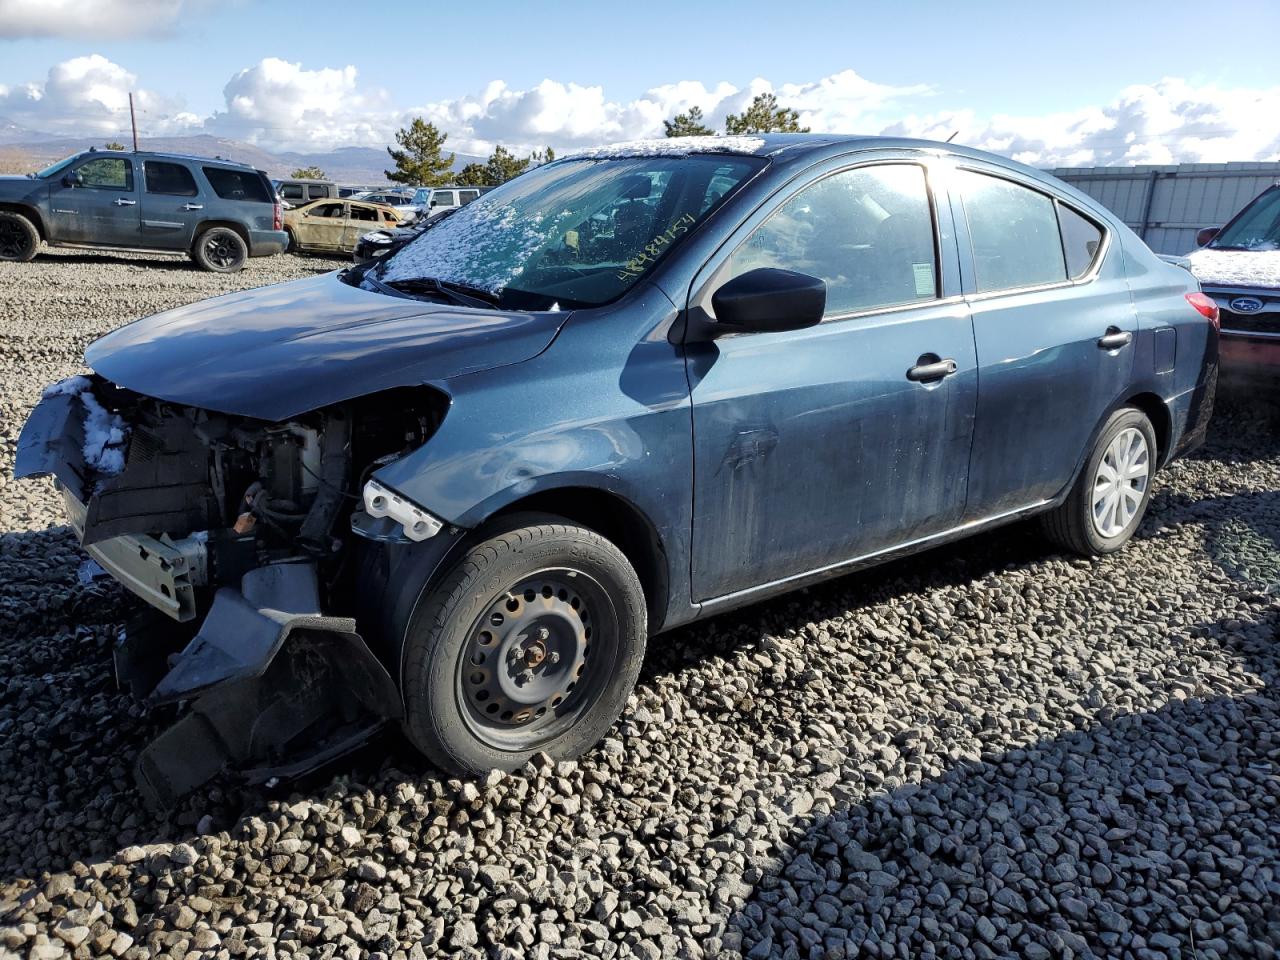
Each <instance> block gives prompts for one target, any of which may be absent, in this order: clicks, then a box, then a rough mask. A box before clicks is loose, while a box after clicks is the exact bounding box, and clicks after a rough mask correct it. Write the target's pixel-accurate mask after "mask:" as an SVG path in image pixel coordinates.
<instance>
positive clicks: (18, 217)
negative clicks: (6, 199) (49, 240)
mask: <svg viewBox="0 0 1280 960" xmlns="http://www.w3.org/2000/svg"><path fill="white" fill-rule="evenodd" d="M39 249H40V231H39V230H37V229H36V225H35V224H34V223H32V222H31V221H30V220H29V219H27V218H26V217H24V216H23V215H22V214H20V213H13V212H11V211H9V210H0V260H7V261H9V262H11V263H26V262H27V261H28V260H31V259H33V258H34V257H35V255H36V251H37V250H39Z"/></svg>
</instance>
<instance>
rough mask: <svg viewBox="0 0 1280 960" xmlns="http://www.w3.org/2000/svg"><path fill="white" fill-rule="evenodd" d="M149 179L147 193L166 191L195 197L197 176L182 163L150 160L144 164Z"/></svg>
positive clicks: (173, 194)
mask: <svg viewBox="0 0 1280 960" xmlns="http://www.w3.org/2000/svg"><path fill="white" fill-rule="evenodd" d="M142 169H143V173H144V174H145V175H146V180H147V193H165V194H169V195H171V196H175V197H194V196H195V195H196V192H197V191H196V178H195V177H193V176H191V171H190V170H188V169H187V168H186V167H184V166H183V165H182V164H180V163H165V162H164V161H162V160H148V161H147V162H146V163H144V164H143V165H142Z"/></svg>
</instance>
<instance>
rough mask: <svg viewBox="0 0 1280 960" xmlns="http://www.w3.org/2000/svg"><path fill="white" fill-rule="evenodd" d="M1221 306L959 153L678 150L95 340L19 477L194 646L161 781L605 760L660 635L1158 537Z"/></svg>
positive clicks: (145, 766) (618, 161)
mask: <svg viewBox="0 0 1280 960" xmlns="http://www.w3.org/2000/svg"><path fill="white" fill-rule="evenodd" d="M1216 320H1217V310H1216V307H1215V306H1214V305H1213V303H1212V302H1211V301H1208V299H1207V298H1206V297H1204V295H1203V294H1201V293H1200V291H1199V288H1198V285H1197V283H1196V281H1195V279H1194V278H1193V277H1192V276H1191V275H1190V274H1189V273H1187V272H1186V271H1185V270H1182V269H1179V268H1178V267H1176V266H1172V265H1170V264H1166V263H1163V262H1162V261H1160V260H1159V259H1157V258H1156V257H1155V256H1154V255H1153V254H1152V253H1151V252H1150V250H1148V249H1147V248H1146V246H1145V245H1144V244H1143V243H1142V242H1141V241H1140V240H1138V238H1137V237H1135V236H1134V235H1133V234H1132V233H1131V232H1130V231H1129V230H1128V229H1127V228H1126V227H1125V226H1124V225H1123V223H1121V222H1119V221H1118V220H1116V219H1115V218H1114V217H1113V216H1112V215H1111V214H1109V213H1108V212H1107V211H1105V210H1104V209H1102V208H1101V207H1099V206H1098V205H1097V204H1095V203H1094V202H1093V201H1091V200H1090V199H1089V198H1087V197H1085V196H1083V195H1082V194H1079V193H1078V192H1076V191H1073V190H1071V188H1069V187H1067V186H1066V185H1064V184H1062V183H1060V182H1059V181H1057V180H1054V179H1053V178H1052V177H1049V176H1047V175H1045V174H1043V173H1041V172H1039V171H1036V170H1032V169H1030V168H1028V167H1024V166H1022V165H1019V164H1015V163H1011V162H1009V161H1007V160H1003V159H1001V158H997V157H993V156H991V155H989V154H984V153H981V152H978V151H973V150H968V149H966V148H962V147H957V146H954V145H948V144H933V143H926V142H922V141H910V140H894V139H880V138H844V137H834V136H816V135H815V136H801V135H793V136H785V135H770V136H763V137H710V138H677V139H673V140H669V141H659V142H645V143H638V144H625V145H618V146H615V147H612V148H606V149H602V150H599V151H594V152H589V153H587V154H584V155H580V156H577V157H573V158H566V159H564V160H558V161H556V162H553V163H549V164H546V165H545V166H542V167H538V168H536V169H534V170H531V171H529V172H527V173H525V174H523V175H522V176H520V177H517V178H516V179H514V180H512V181H510V182H508V183H507V184H505V185H503V186H502V187H499V188H497V189H495V190H493V191H492V192H490V193H488V194H486V195H485V196H483V197H481V198H480V199H478V200H475V201H474V202H472V203H470V204H468V205H467V206H465V207H462V208H461V209H459V210H457V211H455V212H453V213H451V214H449V215H448V216H447V217H442V218H440V219H439V220H438V221H435V222H433V223H432V224H431V225H429V226H428V227H427V228H425V229H423V230H422V231H420V232H418V233H416V234H415V235H414V236H412V237H411V238H409V239H407V240H406V241H405V242H404V243H403V244H398V245H396V247H395V249H393V250H391V251H390V252H389V253H388V254H387V255H385V256H383V257H379V258H377V259H374V260H372V261H371V262H369V263H367V264H363V265H360V266H355V267H350V268H347V269H346V270H344V271H341V272H335V273H330V274H326V275H323V276H317V277H313V278H309V279H304V280H298V281H294V282H291V283H284V284H279V285H276V286H269V287H265V288H262V289H258V290H252V291H249V292H245V293H235V294H231V295H229V296H224V297H219V298H216V299H213V300H207V301H205V302H202V303H197V304H194V305H191V306H187V307H183V308H180V309H177V310H173V311H170V312H168V313H162V314H160V315H158V316H155V317H150V318H147V319H143V320H139V321H137V322H134V323H132V324H129V325H127V326H124V327H122V328H120V329H118V330H116V331H115V332H113V333H110V334H108V335H107V336H105V337H103V338H102V339H101V340H99V341H97V342H96V343H94V344H92V345H91V346H90V347H89V349H88V351H87V353H86V357H85V359H86V362H87V364H88V366H89V367H90V368H91V370H92V371H93V372H92V375H90V376H87V377H78V378H73V379H71V380H69V381H65V382H63V383H61V384H57V385H55V386H54V387H52V388H50V389H49V391H48V393H47V395H46V396H45V397H44V399H43V400H42V401H41V402H40V403H39V405H38V406H37V407H36V409H35V410H34V412H33V413H32V415H31V417H30V419H29V421H28V423H27V425H26V427H25V429H24V430H23V433H22V436H21V438H20V441H19V449H18V455H17V465H16V473H17V474H18V475H19V476H32V475H37V474H52V475H53V476H54V477H55V478H56V481H57V483H58V486H59V487H60V489H61V491H62V496H63V498H64V499H65V501H66V510H67V513H68V516H69V517H70V521H71V524H72V526H73V527H74V528H75V530H76V532H77V533H78V535H79V536H80V539H81V542H82V543H83V545H84V548H85V549H86V550H87V551H88V552H89V554H90V555H92V556H93V557H95V558H96V559H97V560H98V561H99V563H101V564H102V566H103V567H105V568H106V569H107V570H108V571H110V572H111V573H112V574H113V575H114V576H115V577H116V578H117V579H119V580H120V581H121V582H122V583H123V584H124V585H125V586H127V587H128V588H129V589H130V590H132V591H133V592H135V593H136V594H138V595H139V596H140V597H142V598H143V599H145V600H146V601H148V603H149V604H150V605H151V606H152V607H154V608H156V609H157V610H158V611H160V615H161V619H160V620H159V621H157V620H155V619H154V618H153V619H152V620H151V621H150V622H147V623H132V624H130V625H129V626H128V627H126V630H125V636H124V638H123V640H122V642H121V643H120V645H119V647H118V649H117V650H116V662H117V670H118V673H119V676H120V679H121V680H122V681H123V682H124V683H126V684H128V685H129V686H130V687H131V688H132V689H133V690H134V691H135V692H136V693H137V694H139V695H140V696H142V697H143V698H144V699H145V700H146V701H147V702H149V703H151V704H157V705H159V704H180V705H182V709H181V711H180V712H179V714H178V719H177V720H176V722H175V723H174V725H173V726H172V727H170V728H169V729H167V730H166V731H165V732H163V733H162V734H161V735H160V736H159V737H158V738H157V739H156V740H155V741H154V742H152V743H151V744H150V745H149V746H147V747H146V748H145V749H144V750H143V751H142V753H141V756H140V758H139V761H138V767H137V770H138V778H139V781H140V783H141V784H142V786H143V789H144V790H145V791H146V792H147V793H148V794H149V795H151V796H153V797H155V798H157V799H159V800H161V801H165V800H169V799H172V798H173V797H176V796H178V795H179V794H181V793H183V792H185V791H188V790H191V789H193V788H195V787H197V786H199V785H200V784H201V783H203V782H205V781H206V780H208V779H210V778H212V777H214V776H216V775H218V774H219V773H221V772H223V771H227V770H234V771H237V772H238V773H239V774H240V775H242V776H246V777H250V778H262V779H265V778H269V777H277V776H285V775H289V774H292V773H297V772H301V771H305V770H307V769H311V768H313V767H314V766H316V765H317V764H320V763H323V762H325V761H326V760H327V759H329V758H332V757H336V756H338V755H339V754H341V753H343V752H344V751H346V750H349V749H351V748H352V747H353V746H355V745H357V744H360V743H361V742H363V741H364V740H365V739H366V738H367V737H368V736H369V735H370V733H371V732H372V731H374V730H376V729H377V728H379V727H381V726H383V725H386V724H398V725H400V726H401V727H402V728H403V730H404V731H405V733H406V734H407V735H408V738H409V739H410V740H411V741H412V742H413V744H415V745H416V746H417V747H418V748H419V749H421V751H422V752H423V753H425V754H426V756H428V757H429V758H430V759H431V760H432V761H434V762H435V763H436V764H437V765H439V766H440V767H442V768H443V769H445V770H447V771H449V772H451V773H456V774H462V775H468V774H475V773H478V772H480V771H486V770H489V769H492V768H504V769H515V768H517V767H519V766H520V765H521V764H523V763H525V762H526V761H527V760H528V759H529V758H530V757H531V756H532V755H533V754H535V753H536V752H538V751H546V752H547V753H548V754H550V755H551V756H552V757H556V758H568V757H574V756H577V755H579V754H581V753H582V752H583V751H585V750H587V749H588V748H589V747H590V746H591V745H593V744H594V743H596V742H597V741H598V740H599V739H600V737H601V736H603V734H604V733H605V731H606V730H607V729H608V728H609V726H610V725H611V724H612V723H613V722H614V721H615V720H616V719H617V717H618V716H619V714H620V713H621V711H622V709H623V707H624V705H625V703H626V700H627V697H628V695H629V694H630V691H631V689H632V687H633V685H634V683H635V680H636V677H637V675H638V673H639V669H640V664H641V661H642V659H643V656H644V650H645V645H646V641H647V639H648V637H649V636H650V635H653V634H657V633H659V632H661V631H664V630H669V629H671V628H672V627H675V626H678V625H680V624H684V623H689V622H691V621H693V620H696V619H698V618H700V617H705V616H709V615H712V614H715V613H718V612H721V611H724V610H729V609H732V608H734V607H738V606H741V605H744V604H747V603H751V602H754V601H756V600H760V599H763V598H765V597H768V596H772V595H776V594H778V593H781V592H784V591H786V590H790V589H794V588H797V587H800V586H804V585H806V584H809V583H814V582H817V581H819V580H822V579H824V578H828V577H833V576H839V575H841V574H844V573H847V572H849V571H852V570H856V569H858V568H860V567H863V566H866V565H869V564H873V563H877V562H880V561H883V560H885V559H888V558H891V557H896V556H901V555H903V554H905V553H910V552H913V551H918V550H923V549H926V548H928V547H930V546H932V545H934V544H938V543H943V542H946V541H949V540H953V539H955V538H958V537H961V536H966V535H968V534H971V533H973V532H976V531H979V530H985V529H989V528H990V527H992V526H994V525H997V524H1000V523H1006V522H1010V521H1013V520H1016V519H1019V518H1022V517H1028V516H1032V515H1037V514H1038V515H1041V516H1042V517H1043V518H1044V520H1045V524H1044V526H1045V530H1046V532H1047V533H1048V535H1049V536H1050V538H1051V539H1052V540H1054V541H1055V542H1057V543H1058V544H1059V545H1060V546H1062V547H1065V548H1067V549H1070V550H1073V551H1075V552H1078V553H1082V554H1086V555H1099V554H1104V553H1110V552H1113V551H1116V550H1119V549H1121V548H1122V547H1123V546H1124V545H1125V543H1127V542H1128V540H1129V539H1130V538H1131V537H1132V536H1133V535H1134V532H1135V530H1137V529H1138V527H1139V525H1140V523H1141V520H1142V516H1143V514H1144V512H1145V510H1146V507H1147V504H1148V501H1149V499H1150V496H1151V490H1152V486H1153V485H1152V482H1151V481H1152V479H1153V477H1154V475H1155V472H1156V471H1157V470H1158V469H1159V468H1161V467H1162V466H1163V465H1164V464H1166V463H1168V462H1169V461H1170V460H1171V459H1173V458H1174V457H1177V456H1179V455H1180V454H1182V453H1184V452H1186V451H1187V450H1190V449H1192V448H1194V447H1195V446H1196V444H1198V443H1199V442H1200V441H1201V440H1202V439H1203V436H1204V432H1205V429H1206V425H1207V423H1208V419H1209V415H1210V413H1211V411H1212V404H1213V393H1214V385H1215V383H1216V358H1217V331H1216V327H1215V324H1216Z"/></svg>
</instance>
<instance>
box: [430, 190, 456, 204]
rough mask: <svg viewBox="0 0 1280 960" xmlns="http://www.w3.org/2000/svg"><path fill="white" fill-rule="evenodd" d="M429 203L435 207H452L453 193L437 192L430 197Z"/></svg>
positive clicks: (449, 191) (446, 191)
mask: <svg viewBox="0 0 1280 960" xmlns="http://www.w3.org/2000/svg"><path fill="white" fill-rule="evenodd" d="M431 202H432V204H434V205H435V206H437V207H452V206H453V205H454V203H453V191H452V190H437V191H436V192H435V193H433V194H432V195H431Z"/></svg>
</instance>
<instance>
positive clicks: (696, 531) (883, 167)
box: [686, 160, 977, 601]
mask: <svg viewBox="0 0 1280 960" xmlns="http://www.w3.org/2000/svg"><path fill="white" fill-rule="evenodd" d="M843 163H844V164H845V166H844V167H841V165H840V163H835V164H829V165H827V166H826V168H825V169H824V170H823V171H822V172H819V173H816V174H814V175H813V176H811V177H809V178H807V182H806V183H805V184H804V185H802V186H800V185H796V186H793V187H790V188H787V190H786V191H785V193H784V195H781V196H779V198H778V199H777V201H776V203H775V204H774V205H772V206H771V207H766V208H762V210H761V211H759V212H757V213H756V214H755V215H753V216H752V218H750V219H749V220H748V221H747V223H746V224H745V225H744V226H743V227H742V228H740V229H739V231H738V232H737V234H736V235H735V236H734V237H733V238H732V239H731V240H730V241H729V243H728V244H726V247H725V248H724V249H725V250H726V251H732V252H730V253H728V255H727V256H725V257H724V259H722V260H719V261H717V260H714V259H713V261H712V262H711V263H710V264H708V266H707V267H705V268H704V270H703V272H702V274H700V275H699V277H698V278H697V279H696V280H695V282H694V287H693V291H694V292H693V294H692V297H691V301H690V310H691V311H693V312H696V311H703V312H705V313H707V314H708V315H710V314H712V313H713V311H712V309H711V307H710V300H711V296H712V294H714V292H715V290H716V289H718V288H719V287H720V286H721V285H722V284H723V283H724V282H725V281H726V280H728V279H730V278H731V277H733V276H737V275H738V274H741V273H745V272H747V271H748V270H752V269H755V268H759V267H780V268H783V269H788V270H795V271H799V272H801V273H806V274H809V275H811V276H817V277H820V278H822V279H823V280H825V281H826V283H827V309H826V316H825V318H824V320H823V322H822V323H821V324H819V325H818V326H816V327H811V328H809V329H805V330H798V331H789V332H785V333H752V334H739V335H730V336H722V337H721V338H720V339H717V340H715V341H714V342H711V343H696V344H690V345H689V346H688V347H687V348H686V357H687V363H688V369H689V382H690V384H691V397H692V402H693V432H694V464H695V468H694V477H695V480H694V517H693V571H692V575H693V595H694V598H695V599H696V600H700V601H701V600H710V599H714V598H716V597H721V596H724V595H726V594H732V593H736V592H739V591H744V590H750V589H751V588H753V587H756V586H760V585H764V584H767V583H770V582H773V581H779V580H785V579H786V578H788V577H792V576H798V575H803V574H804V573H807V572H811V571H814V570H819V569H823V568H827V567H832V566H837V565H840V564H843V563H845V562H846V561H850V560H852V559H854V558H857V557H862V556H866V555H868V554H873V553H876V552H879V551H882V550H885V549H888V548H891V547H892V546H895V545H898V544H902V543H905V542H909V541H911V540H915V539H919V538H921V537H926V536H928V535H930V534H932V533H936V532H938V531H941V530H944V529H946V528H949V527H951V526H954V525H955V524H956V523H957V522H959V519H960V517H961V515H962V513H963V510H964V501H965V483H966V475H967V472H968V467H969V447H970V442H971V439H972V430H973V416H974V408H975V404H976V401H977V371H976V365H975V358H974V347H973V329H972V327H971V325H970V323H969V315H968V310H967V308H966V307H965V305H964V303H963V302H962V299H961V297H960V285H959V271H958V267H957V265H956V259H955V240H954V237H953V235H952V233H951V226H950V212H949V210H947V209H945V206H943V207H938V206H936V205H935V204H933V203H932V202H931V193H930V191H929V189H928V184H927V176H926V173H927V170H926V167H925V166H924V165H923V164H921V163H919V162H915V161H906V160H903V161H896V162H895V161H890V160H886V161H883V162H875V163H871V164H866V163H863V164H860V165H857V166H848V160H845V161H843ZM948 361H949V363H948ZM937 367H943V368H946V369H948V370H949V372H946V373H943V372H940V373H938V374H936V375H931V376H929V377H928V378H926V379H923V380H921V379H919V378H918V375H917V377H916V378H914V379H913V374H915V373H916V371H920V370H922V368H931V369H936V368H937Z"/></svg>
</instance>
